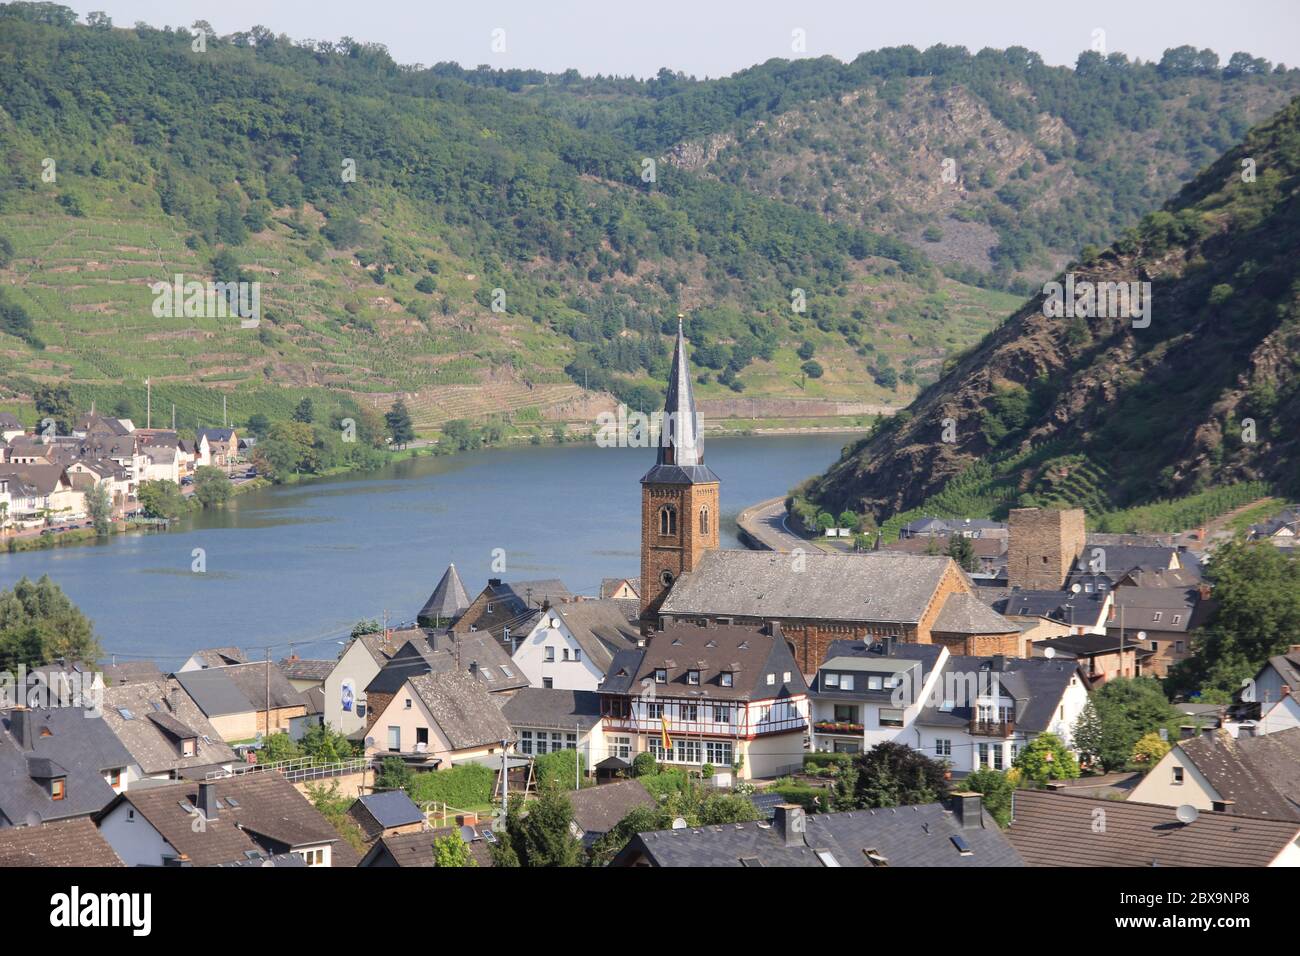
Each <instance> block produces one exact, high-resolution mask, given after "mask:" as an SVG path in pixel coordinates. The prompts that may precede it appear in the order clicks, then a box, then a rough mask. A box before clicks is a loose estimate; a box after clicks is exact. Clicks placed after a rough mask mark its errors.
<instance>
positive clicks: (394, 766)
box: [375, 757, 415, 790]
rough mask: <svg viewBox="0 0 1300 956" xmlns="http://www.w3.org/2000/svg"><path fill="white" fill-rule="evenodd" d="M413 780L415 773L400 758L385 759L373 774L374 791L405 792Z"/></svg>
mask: <svg viewBox="0 0 1300 956" xmlns="http://www.w3.org/2000/svg"><path fill="white" fill-rule="evenodd" d="M414 779H415V771H414V770H412V769H411V768H410V767H408V766H407V765H406V761H405V760H403V759H402V758H401V757H385V758H384V761H383V763H381V764H380V765H379V772H378V773H377V774H375V789H376V790H405V789H406V788H407V787H409V786H410V785H411V781H412V780H414Z"/></svg>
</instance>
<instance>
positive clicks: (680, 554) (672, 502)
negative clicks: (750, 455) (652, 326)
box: [641, 318, 719, 620]
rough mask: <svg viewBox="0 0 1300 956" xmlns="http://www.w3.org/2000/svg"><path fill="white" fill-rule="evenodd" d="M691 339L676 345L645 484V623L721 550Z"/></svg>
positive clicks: (681, 337)
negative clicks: (707, 555) (689, 354)
mask: <svg viewBox="0 0 1300 956" xmlns="http://www.w3.org/2000/svg"><path fill="white" fill-rule="evenodd" d="M699 428H700V423H699V417H698V416H697V414H696V412H695V395H694V393H693V392H692V391H691V370H690V366H689V365H688V364H687V362H686V337H685V335H684V334H683V333H682V324H681V319H680V318H679V319H678V322H677V345H676V348H675V350H674V352H673V367H672V372H671V373H670V374H669V376H668V393H667V398H666V401H665V402H664V420H663V424H662V426H661V430H660V436H659V442H658V453H657V457H656V460H655V466H654V467H653V468H651V469H650V470H649V471H648V472H646V474H645V477H643V478H642V479H641V617H642V619H643V620H644V619H647V618H652V617H654V615H655V613H656V612H657V611H658V610H659V605H660V604H662V603H663V600H664V598H665V597H666V596H667V594H668V591H669V590H670V589H671V588H672V586H673V583H674V582H675V581H676V580H677V579H678V578H679V577H680V576H681V575H682V574H683V573H685V572H687V571H692V570H694V569H695V566H696V564H697V563H698V562H699V560H700V557H701V556H702V555H703V554H704V552H705V551H708V550H710V549H714V548H717V547H718V518H719V513H718V476H717V475H715V474H714V473H713V472H712V471H711V470H710V469H709V466H708V465H706V464H704V445H703V442H702V441H701V439H700V431H699Z"/></svg>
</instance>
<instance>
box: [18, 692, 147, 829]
mask: <svg viewBox="0 0 1300 956" xmlns="http://www.w3.org/2000/svg"><path fill="white" fill-rule="evenodd" d="M19 713H20V712H19V710H18V709H17V708H14V709H11V710H7V711H5V712H4V714H3V717H2V718H0V720H2V722H3V726H4V730H5V732H4V733H0V816H3V818H4V819H6V820H8V821H9V823H10V824H12V825H14V826H22V825H24V824H25V823H28V822H29V821H31V820H33V819H39V820H59V819H63V818H65V817H76V816H85V815H88V814H91V813H94V812H95V811H96V810H98V809H99V808H100V807H102V806H104V805H105V804H107V803H108V802H109V801H110V800H112V799H113V796H114V794H113V788H112V787H110V786H109V785H108V784H107V783H106V782H105V781H104V772H105V771H106V770H113V769H119V768H126V767H127V766H128V765H129V764H130V763H131V755H130V754H129V753H128V752H127V750H126V748H125V747H123V746H122V744H121V742H120V741H119V740H118V739H117V738H116V737H115V736H113V732H112V731H111V730H110V729H109V727H108V724H107V723H105V721H104V719H103V718H102V717H92V716H90V715H89V714H88V713H87V711H85V710H84V709H82V708H81V707H55V708H48V709H43V710H29V711H27V718H28V724H27V725H28V727H29V729H30V731H31V739H30V740H27V739H26V738H25V737H24V740H23V742H22V743H20V742H19V738H18V737H17V736H16V735H15V730H16V729H17V727H16V725H17V723H18V722H19V721H20V720H21V718H20V717H19ZM51 774H53V775H60V776H66V778H67V779H66V782H65V788H64V797H63V799H62V800H55V799H53V798H52V797H51V796H50V793H49V791H48V790H47V789H46V784H44V783H43V782H38V779H40V778H46V779H48V777H49V776H50V775H51Z"/></svg>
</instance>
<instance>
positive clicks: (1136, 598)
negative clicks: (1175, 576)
mask: <svg viewBox="0 0 1300 956" xmlns="http://www.w3.org/2000/svg"><path fill="white" fill-rule="evenodd" d="M1114 594H1115V616H1114V617H1113V618H1111V619H1110V621H1108V622H1107V628H1108V629H1110V628H1115V629H1118V628H1119V623H1120V609H1121V608H1122V609H1123V611H1124V630H1125V631H1126V632H1136V631H1138V630H1143V629H1145V630H1148V631H1174V632H1177V633H1186V632H1187V631H1189V630H1191V629H1193V628H1195V627H1198V626H1199V625H1200V623H1201V620H1202V618H1203V617H1204V616H1205V613H1206V612H1205V611H1200V613H1199V614H1198V613H1197V612H1198V611H1199V610H1200V608H1201V605H1202V604H1203V603H1205V604H1206V605H1207V606H1208V602H1202V601H1201V594H1200V591H1199V590H1198V589H1196V588H1169V587H1161V588H1145V587H1144V588H1138V587H1124V588H1116V589H1115V592H1114ZM1156 614H1159V615H1160V620H1158V621H1157V620H1156V619H1155V616H1156ZM1175 617H1177V618H1178V620H1177V621H1175V620H1174V618H1175Z"/></svg>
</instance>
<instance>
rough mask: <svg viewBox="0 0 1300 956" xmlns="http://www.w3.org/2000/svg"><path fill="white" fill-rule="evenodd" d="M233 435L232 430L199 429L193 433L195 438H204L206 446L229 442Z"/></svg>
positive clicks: (233, 431)
mask: <svg viewBox="0 0 1300 956" xmlns="http://www.w3.org/2000/svg"><path fill="white" fill-rule="evenodd" d="M234 434H235V430H234V429H233V428H200V429H198V431H197V432H196V433H195V435H196V437H197V438H199V439H203V438H206V439H207V440H208V444H212V443H214V442H229V441H230V439H231V438H232V437H234Z"/></svg>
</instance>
